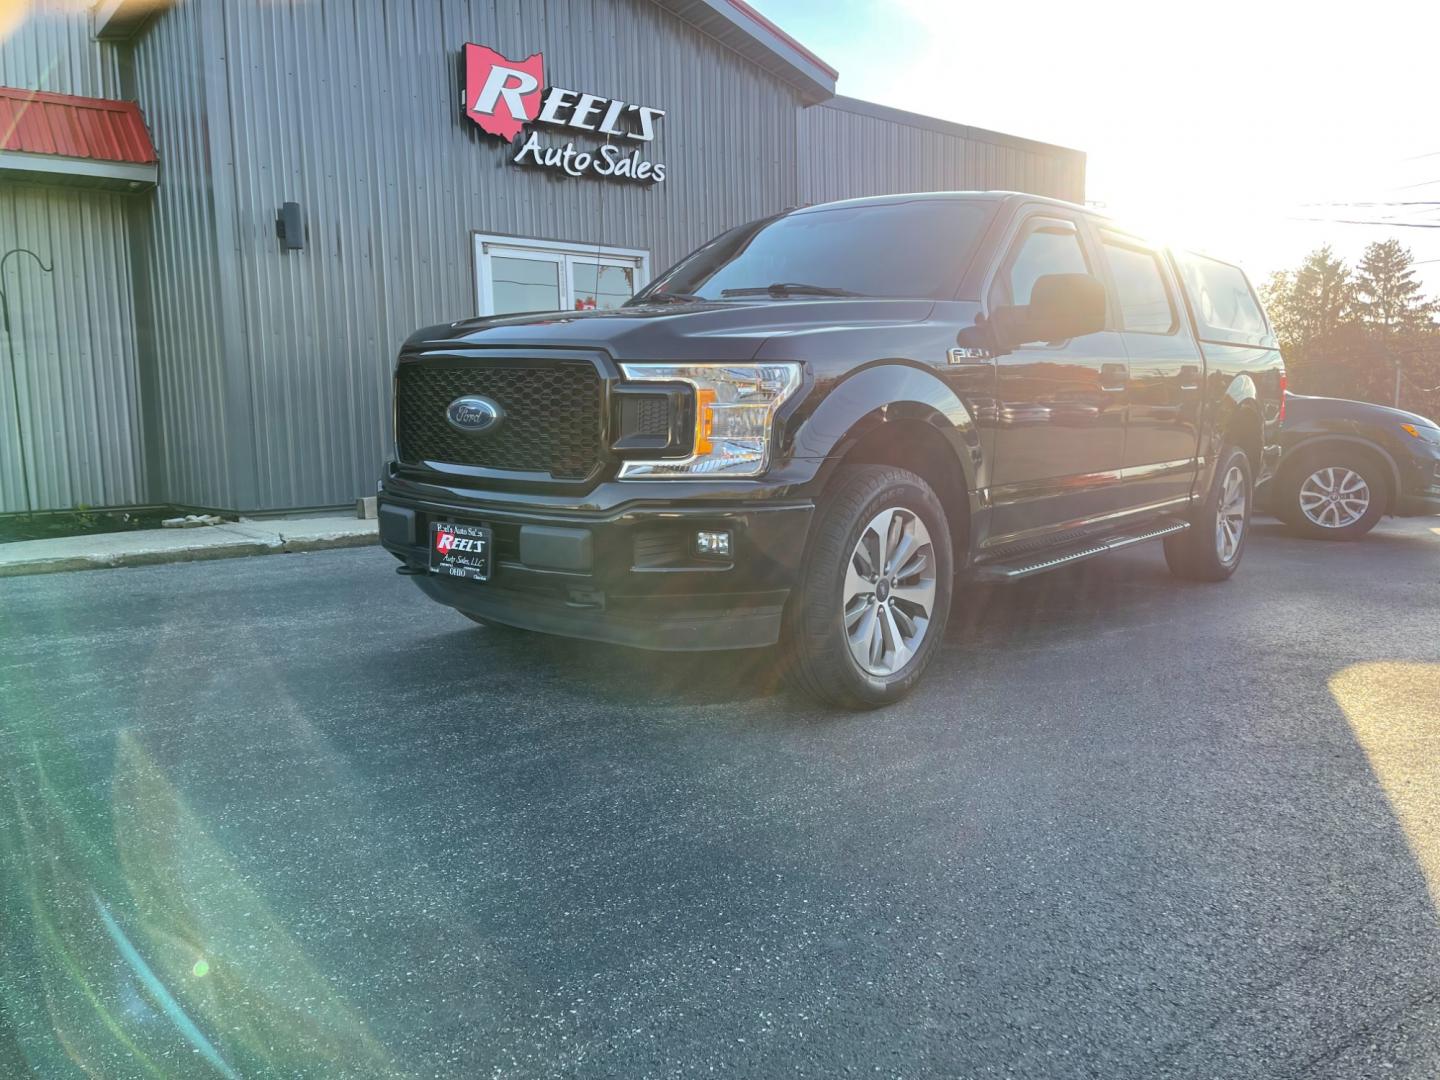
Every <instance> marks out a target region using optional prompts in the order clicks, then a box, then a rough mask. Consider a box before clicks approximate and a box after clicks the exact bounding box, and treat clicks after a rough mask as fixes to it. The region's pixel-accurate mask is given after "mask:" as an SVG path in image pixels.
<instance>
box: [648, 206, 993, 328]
mask: <svg viewBox="0 0 1440 1080" xmlns="http://www.w3.org/2000/svg"><path fill="white" fill-rule="evenodd" d="M994 208H995V204H994V203H992V202H990V201H989V200H983V199H953V198H952V199H914V200H909V201H906V202H893V203H880V204H873V203H872V204H870V205H837V206H833V207H817V208H815V209H811V210H801V211H797V212H795V213H791V214H786V215H784V216H782V217H778V218H769V219H766V220H764V221H760V222H752V223H751V224H749V225H744V226H741V227H740V228H738V229H733V230H731V231H730V232H728V233H725V234H724V235H722V236H720V237H718V238H716V239H715V240H713V241H711V242H710V243H709V244H706V245H705V246H704V247H702V248H700V250H698V251H696V252H695V253H694V254H692V255H690V256H689V257H688V258H686V259H684V260H682V261H681V262H680V263H679V264H678V265H677V266H675V267H674V268H673V269H671V271H670V272H669V273H667V274H665V275H664V276H663V277H661V278H660V279H659V280H658V281H656V282H655V284H654V285H652V286H651V287H650V288H649V289H646V290H645V291H644V292H642V293H640V294H639V295H638V296H636V297H635V299H634V300H632V301H631V303H632V304H639V303H645V302H646V301H654V300H658V299H661V298H663V297H664V296H667V295H673V294H685V295H687V296H690V297H699V298H703V299H706V300H725V299H730V298H733V297H738V296H747V295H748V296H763V295H770V296H775V297H777V298H778V297H783V296H790V295H793V296H815V295H833V296H882V297H928V298H930V299H934V300H942V299H945V298H947V297H953V296H954V295H955V289H956V287H957V286H958V285H959V283H960V275H961V274H962V273H963V272H964V270H965V267H966V265H967V263H968V262H969V260H970V256H971V254H972V253H973V252H974V250H975V244H976V242H977V241H978V239H979V237H980V234H981V232H982V231H983V230H984V228H985V226H986V224H987V223H988V222H989V220H990V217H991V215H992V214H993V213H994Z"/></svg>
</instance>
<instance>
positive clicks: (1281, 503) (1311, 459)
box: [1274, 446, 1390, 540]
mask: <svg viewBox="0 0 1440 1080" xmlns="http://www.w3.org/2000/svg"><path fill="white" fill-rule="evenodd" d="M1275 485H1276V486H1275V492H1274V503H1275V512H1276V514H1278V515H1279V517H1280V518H1281V519H1282V520H1283V521H1284V522H1285V524H1286V525H1288V526H1290V531H1291V532H1293V533H1295V534H1296V535H1298V536H1308V537H1310V538H1312V539H1315V540H1358V539H1360V537H1362V536H1364V535H1365V534H1366V533H1368V532H1369V531H1370V530H1371V529H1373V528H1374V527H1375V526H1376V524H1377V523H1378V522H1379V521H1380V519H1381V518H1382V517H1384V516H1385V507H1386V504H1387V503H1388V502H1389V495H1390V484H1389V477H1388V476H1387V475H1386V474H1385V467H1384V466H1383V465H1382V464H1381V463H1380V462H1379V461H1377V460H1376V459H1375V458H1373V457H1371V456H1370V455H1368V454H1365V453H1360V452H1357V451H1355V450H1352V449H1350V448H1349V447H1344V446H1335V447H1317V448H1315V449H1314V450H1309V451H1306V452H1305V453H1304V454H1303V455H1302V456H1301V458H1300V459H1299V460H1298V461H1296V462H1295V463H1293V464H1292V465H1291V466H1290V467H1288V468H1286V469H1285V471H1284V472H1283V473H1282V474H1281V475H1280V476H1278V477H1276V480H1275ZM1331 495H1335V496H1336V498H1335V499H1333V500H1332V499H1331V498H1330V496H1331Z"/></svg>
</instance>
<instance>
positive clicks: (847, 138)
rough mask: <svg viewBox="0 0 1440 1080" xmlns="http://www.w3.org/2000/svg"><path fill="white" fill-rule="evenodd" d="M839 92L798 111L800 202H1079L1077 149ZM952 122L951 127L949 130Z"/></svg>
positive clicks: (1081, 164) (1081, 159)
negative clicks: (945, 197) (1015, 194)
mask: <svg viewBox="0 0 1440 1080" xmlns="http://www.w3.org/2000/svg"><path fill="white" fill-rule="evenodd" d="M927 121H928V118H923V117H915V118H913V120H911V119H909V118H907V114H905V113H902V112H899V111H898V110H893V109H883V108H880V107H877V106H870V105H869V104H868V103H865V102H857V103H855V105H854V107H849V106H847V103H846V101H845V99H843V98H842V99H837V100H836V101H835V102H833V103H831V102H827V103H825V104H823V105H816V106H813V107H811V108H809V109H806V110H804V112H803V113H802V120H801V144H800V177H801V179H800V185H801V190H802V192H803V193H804V200H805V201H806V202H828V201H830V200H833V199H852V198H857V197H859V196H863V195H895V194H900V193H902V192H907V191H1028V192H1032V193H1034V194H1036V195H1048V196H1050V197H1052V198H1056V199H1069V200H1071V201H1072V202H1080V201H1083V200H1084V198H1085V155H1084V154H1081V153H1078V152H1076V151H1071V150H1062V149H1060V148H1059V147H1046V146H1043V145H1042V144H1039V143H1032V142H1029V141H1028V140H1023V139H1011V138H1007V137H1005V136H996V135H995V134H994V133H991V132H983V131H980V130H979V129H973V128H963V127H960V126H959V125H953V126H952V125H947V124H942V123H938V122H927ZM957 129H958V130H957Z"/></svg>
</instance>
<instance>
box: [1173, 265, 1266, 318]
mask: <svg viewBox="0 0 1440 1080" xmlns="http://www.w3.org/2000/svg"><path fill="white" fill-rule="evenodd" d="M1176 261H1177V262H1178V263H1179V264H1180V275H1181V277H1182V278H1183V279H1184V282H1185V291H1186V292H1188V293H1189V294H1190V301H1191V303H1193V304H1194V305H1195V317H1196V321H1198V322H1199V323H1200V324H1201V325H1202V326H1203V327H1205V328H1207V329H1211V330H1217V331H1219V332H1220V333H1221V334H1222V335H1224V336H1225V337H1227V338H1228V337H1233V336H1239V337H1244V338H1247V339H1249V338H1259V337H1264V336H1265V334H1266V333H1268V332H1269V328H1268V327H1267V326H1266V323H1265V315H1264V313H1263V312H1262V311H1261V310H1260V303H1259V301H1257V300H1256V299H1255V292H1254V290H1253V289H1251V288H1250V282H1249V281H1248V280H1247V279H1246V277H1245V274H1244V272H1243V271H1241V269H1240V268H1239V267H1238V266H1231V265H1229V264H1228V263H1222V262H1219V261H1218V260H1216V259H1211V258H1207V257H1206V256H1204V255H1192V254H1188V253H1187V254H1184V255H1179V256H1177V258H1176Z"/></svg>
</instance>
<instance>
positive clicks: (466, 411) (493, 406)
mask: <svg viewBox="0 0 1440 1080" xmlns="http://www.w3.org/2000/svg"><path fill="white" fill-rule="evenodd" d="M445 419H446V420H448V421H449V422H450V426H451V427H453V428H454V429H455V430H456V431H463V432H465V433H466V434H467V435H483V434H485V432H487V431H491V430H493V429H494V428H496V427H498V426H499V424H500V421H501V420H504V419H505V410H504V409H502V408H501V407H500V403H499V402H498V401H496V400H494V399H493V398H488V397H486V396H485V395H484V394H466V395H465V396H464V397H457V398H456V399H455V400H454V401H452V402H451V403H450V406H449V407H448V408H447V409H446V410H445Z"/></svg>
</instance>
